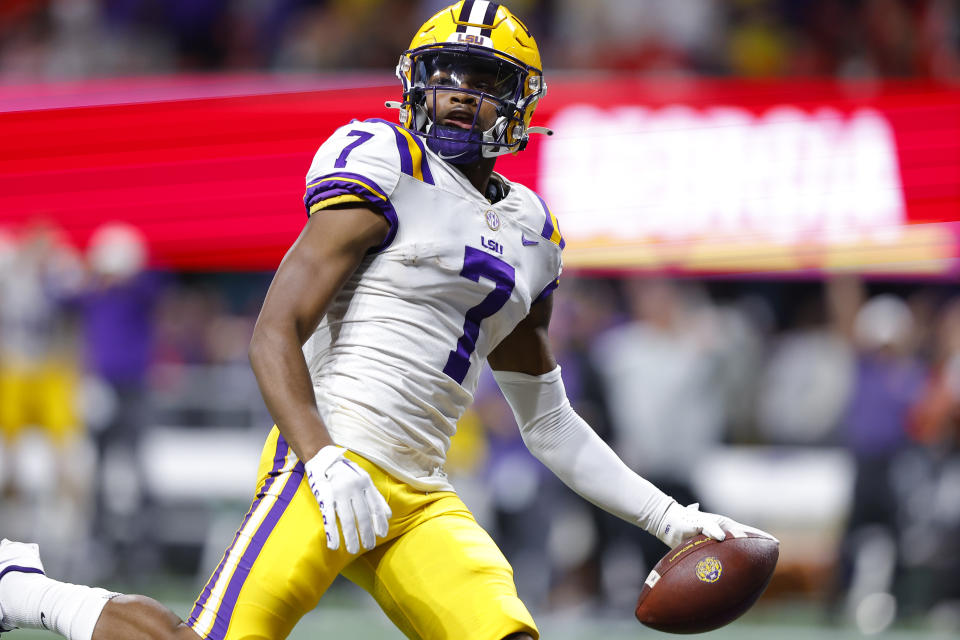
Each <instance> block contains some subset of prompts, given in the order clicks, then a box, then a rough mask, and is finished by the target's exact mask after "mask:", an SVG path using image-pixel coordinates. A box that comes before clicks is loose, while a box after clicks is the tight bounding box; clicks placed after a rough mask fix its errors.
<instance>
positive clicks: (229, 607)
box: [207, 443, 303, 640]
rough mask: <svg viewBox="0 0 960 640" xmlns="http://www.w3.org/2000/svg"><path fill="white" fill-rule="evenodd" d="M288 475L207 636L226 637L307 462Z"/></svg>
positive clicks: (213, 638)
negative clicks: (246, 585)
mask: <svg viewBox="0 0 960 640" xmlns="http://www.w3.org/2000/svg"><path fill="white" fill-rule="evenodd" d="M284 446H286V443H284ZM285 475H286V476H287V478H286V479H285V484H284V486H283V490H282V491H281V493H280V495H279V496H277V500H276V502H275V503H274V505H273V506H272V507H271V508H270V512H269V513H268V514H267V516H266V518H264V520H263V522H262V523H261V524H260V526H259V527H257V531H256V532H255V533H254V534H253V537H252V539H251V540H250V544H249V545H248V546H247V549H246V551H244V553H243V556H242V557H241V558H240V561H239V562H238V564H237V570H236V571H235V572H234V574H233V577H232V578H230V584H229V585H228V586H227V591H226V593H225V594H224V596H223V603H222V604H221V609H220V611H219V612H218V615H217V619H216V622H214V624H213V630H212V631H211V633H210V635H209V636H208V637H207V640H223V639H224V638H225V637H226V635H227V629H228V628H229V620H230V618H231V617H232V616H233V609H234V607H236V606H237V599H238V598H239V597H240V591H241V590H242V589H243V585H244V583H245V582H246V580H247V576H249V575H250V569H251V568H252V567H253V563H254V561H255V560H256V558H257V556H258V555H260V551H261V550H263V545H264V544H266V542H267V539H268V538H269V537H270V534H271V533H273V530H274V529H275V528H276V526H277V523H278V522H280V517H281V516H282V515H283V512H284V511H286V509H287V507H288V506H289V505H290V502H291V500H293V496H294V495H295V494H296V492H297V489H298V488H299V487H300V484H301V482H302V480H303V463H302V462H298V463H297V466H295V467H294V468H293V470H292V471H291V472H289V473H287V474H285Z"/></svg>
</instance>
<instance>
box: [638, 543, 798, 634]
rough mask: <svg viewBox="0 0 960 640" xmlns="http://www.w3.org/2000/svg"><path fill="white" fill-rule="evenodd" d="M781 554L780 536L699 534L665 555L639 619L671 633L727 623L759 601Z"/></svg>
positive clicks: (647, 585) (698, 630)
mask: <svg viewBox="0 0 960 640" xmlns="http://www.w3.org/2000/svg"><path fill="white" fill-rule="evenodd" d="M779 556H780V544H779V543H778V542H777V541H776V540H772V539H770V538H766V537H763V536H758V535H754V534H748V535H747V536H746V537H741V538H735V537H733V535H731V534H730V533H727V537H726V539H725V540H723V541H721V542H718V541H716V540H713V539H712V538H708V537H706V536H704V535H698V536H696V537H694V538H690V539H689V540H685V541H684V542H681V543H680V544H678V545H677V546H676V547H674V548H673V549H671V550H670V552H669V553H667V555H665V556H663V558H662V559H661V560H660V562H658V563H657V566H655V567H654V568H653V571H651V572H650V575H649V576H647V580H646V582H645V583H644V585H643V589H642V590H641V591H640V598H639V599H638V600H637V612H636V613H637V620H639V621H640V622H642V623H643V624H645V625H646V626H648V627H651V628H653V629H657V630H659V631H667V632H670V633H702V632H704V631H711V630H713V629H716V628H718V627H722V626H723V625H725V624H728V623H729V622H732V621H733V620H736V619H737V618H738V617H740V616H741V615H743V613H744V612H745V611H746V610H747V609H749V608H750V607H751V606H753V603H754V602H756V601H757V598H759V597H760V594H762V593H763V590H764V589H766V588H767V584H768V583H769V582H770V577H771V576H772V575H773V569H774V567H776V566H777V558H778V557H779Z"/></svg>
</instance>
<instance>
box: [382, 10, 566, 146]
mask: <svg viewBox="0 0 960 640" xmlns="http://www.w3.org/2000/svg"><path fill="white" fill-rule="evenodd" d="M540 67H541V62H540V52H539V50H538V49H537V43H536V41H534V39H533V36H531V35H530V31H529V30H528V29H527V27H526V26H525V25H524V24H523V23H522V22H521V21H520V20H519V18H517V17H516V16H515V15H513V13H511V12H510V10H508V9H507V8H506V7H504V6H503V5H500V4H498V3H496V2H489V1H487V0H463V1H461V2H457V3H456V4H453V5H451V6H449V7H447V8H445V9H443V10H441V11H440V12H438V13H437V14H436V15H434V16H433V17H432V18H430V19H429V20H427V21H426V23H424V25H423V26H422V27H420V29H419V30H418V31H417V34H416V35H415V36H414V37H413V41H412V42H411V43H410V48H409V49H407V50H406V51H404V52H403V55H401V56H400V62H399V63H398V64H397V77H398V78H399V79H400V82H401V84H402V86H403V102H401V103H395V102H394V103H392V104H388V106H391V107H393V108H398V109H399V110H400V122H401V123H402V124H403V126H404V127H406V128H407V129H409V130H411V131H413V132H414V133H416V134H418V135H421V136H423V137H424V138H425V139H426V141H427V145H428V146H429V147H430V148H431V149H433V150H434V151H435V152H437V153H438V154H440V156H441V157H442V158H444V159H445V160H448V161H451V162H453V163H454V164H464V163H468V162H472V161H474V160H475V159H477V158H479V157H486V158H493V157H496V156H499V155H502V154H505V153H512V152H516V151H520V150H522V149H523V148H524V147H526V145H527V140H528V139H529V135H530V134H531V133H552V132H549V131H548V130H546V129H544V128H543V127H531V126H530V119H531V118H532V117H533V111H534V109H536V106H537V102H538V101H539V100H540V98H542V97H543V96H544V95H546V93H547V85H546V83H545V82H544V81H543V72H542V71H541V68H540ZM478 79H479V81H478ZM441 92H457V93H458V94H470V95H471V96H473V98H472V99H473V101H474V102H475V103H476V105H477V106H476V109H475V111H474V112H473V116H472V117H473V122H472V123H469V122H467V121H466V120H463V121H462V125H463V126H447V125H444V124H440V123H437V122H434V111H435V108H436V107H435V105H436V104H437V97H438V94H440V93H441ZM483 104H492V105H493V106H494V107H495V108H496V113H497V118H496V122H495V123H494V124H493V126H492V127H490V128H489V129H487V130H485V131H482V130H480V127H478V126H477V125H478V122H477V120H478V114H479V113H480V107H481V106H482V105H483ZM461 115H462V114H461ZM462 117H463V118H466V117H467V116H466V115H462ZM467 125H469V126H467Z"/></svg>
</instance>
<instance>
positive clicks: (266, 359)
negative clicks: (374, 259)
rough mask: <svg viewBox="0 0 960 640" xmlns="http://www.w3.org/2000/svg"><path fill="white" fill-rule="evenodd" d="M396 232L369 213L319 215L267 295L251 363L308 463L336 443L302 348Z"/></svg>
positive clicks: (291, 440) (284, 431)
mask: <svg viewBox="0 0 960 640" xmlns="http://www.w3.org/2000/svg"><path fill="white" fill-rule="evenodd" d="M388 230H389V226H388V224H387V222H386V220H385V219H384V217H383V216H381V215H379V214H377V213H374V212H373V211H371V210H369V209H365V208H361V207H355V208H349V209H327V210H324V211H323V212H321V213H319V214H316V215H314V217H312V218H310V220H308V221H307V224H306V226H305V227H304V229H303V231H302V232H301V234H300V237H299V238H298V239H297V241H296V242H295V243H294V244H293V246H292V247H291V248H290V250H289V251H288V252H287V255H286V256H285V257H284V259H283V262H281V263H280V267H279V268H278V269H277V272H276V275H275V276H274V278H273V282H272V283H271V284H270V288H269V290H268V291H267V295H266V298H265V300H264V302H263V308H262V309H261V310H260V316H259V317H258V318H257V324H256V327H255V328H254V331H253V338H252V339H251V341H250V364H251V366H252V367H253V373H254V375H255V376H256V377H257V383H258V384H259V386H260V392H261V394H262V395H263V399H264V402H265V403H266V405H267V409H268V410H269V411H270V415H271V416H273V419H274V420H275V421H276V423H277V426H278V427H279V429H280V432H281V433H282V434H283V437H284V438H286V440H287V442H288V443H289V444H290V447H291V448H292V449H293V451H294V452H295V453H296V454H297V457H299V458H300V459H301V460H310V459H311V458H312V457H313V456H315V455H316V454H317V452H319V451H320V449H322V448H323V447H325V446H327V445H330V444H333V442H332V441H331V439H330V435H329V434H328V433H327V429H326V427H325V426H324V424H323V421H322V420H321V419H320V414H319V412H318V411H317V405H316V400H315V399H314V394H313V386H312V384H311V382H310V374H309V372H308V371H307V364H306V361H305V360H304V357H303V352H302V351H301V348H302V347H303V344H304V342H306V340H307V338H309V337H310V334H311V333H312V332H313V330H314V329H316V327H317V324H318V323H319V322H320V319H321V318H322V317H323V314H324V312H325V311H326V309H327V306H328V305H329V304H330V301H331V300H332V299H333V297H334V295H336V293H337V292H338V291H339V290H340V287H341V286H342V285H343V283H344V281H345V280H346V279H347V278H348V277H350V274H352V273H353V272H354V270H355V269H356V268H357V265H359V264H360V261H361V260H362V259H363V257H364V256H365V255H366V253H367V251H368V250H370V249H371V248H372V247H374V246H377V245H378V244H380V243H381V242H382V241H383V239H384V237H386V235H387V231H388Z"/></svg>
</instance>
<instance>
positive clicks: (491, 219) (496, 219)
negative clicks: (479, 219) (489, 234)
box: [486, 209, 500, 231]
mask: <svg viewBox="0 0 960 640" xmlns="http://www.w3.org/2000/svg"><path fill="white" fill-rule="evenodd" d="M486 216H487V226H488V227H490V230H491V231H496V230H497V229H499V228H500V216H498V215H497V212H496V211H494V210H493V209H489V210H488V211H487V214H486Z"/></svg>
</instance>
